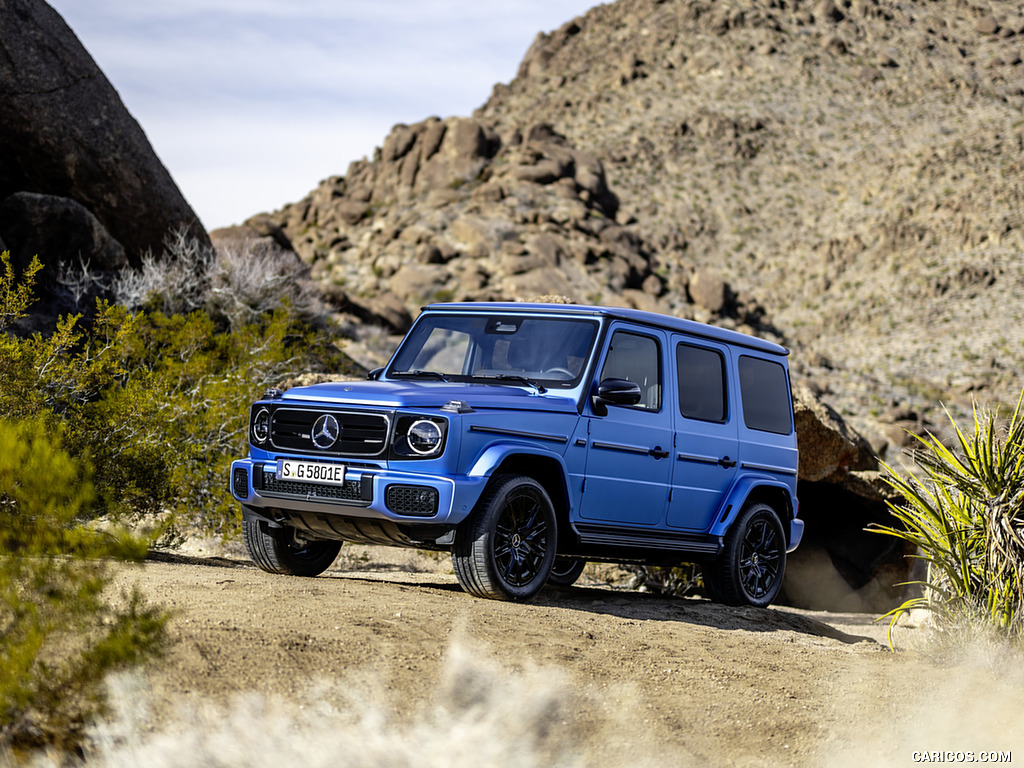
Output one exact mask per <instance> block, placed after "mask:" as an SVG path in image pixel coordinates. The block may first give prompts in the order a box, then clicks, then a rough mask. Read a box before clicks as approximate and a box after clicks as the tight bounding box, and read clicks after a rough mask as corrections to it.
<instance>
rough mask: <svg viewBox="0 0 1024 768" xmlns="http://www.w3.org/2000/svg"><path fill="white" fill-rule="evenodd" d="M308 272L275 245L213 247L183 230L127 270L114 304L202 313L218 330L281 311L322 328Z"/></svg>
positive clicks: (115, 287)
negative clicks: (160, 250)
mask: <svg viewBox="0 0 1024 768" xmlns="http://www.w3.org/2000/svg"><path fill="white" fill-rule="evenodd" d="M307 272H308V269H307V268H306V266H305V265H304V264H303V263H302V262H301V261H300V260H299V258H298V257H297V256H296V255H295V254H294V253H288V252H286V251H283V250H281V249H280V248H279V247H278V246H276V245H273V244H267V243H264V242H262V241H258V242H253V241H241V242H238V243H235V244H232V245H228V246H225V247H223V248H220V249H214V248H210V247H207V246H203V245H201V244H200V243H198V242H197V241H196V240H195V238H193V237H189V236H188V235H186V234H185V233H183V232H178V233H174V234H172V235H171V236H170V237H169V238H168V240H167V243H166V248H165V253H164V254H162V255H161V256H159V257H157V256H154V255H152V254H147V255H146V256H144V257H143V259H142V265H141V267H140V268H139V269H137V270H125V271H124V272H122V273H121V275H120V276H119V277H118V278H117V279H116V280H115V281H114V282H113V285H112V287H111V291H110V294H111V300H112V301H113V302H114V303H115V304H119V305H121V306H124V307H126V308H128V309H129V310H132V311H137V310H143V309H146V310H156V311H159V312H162V313H163V314H165V315H175V314H189V313H191V312H195V311H202V312H204V313H206V314H207V315H209V317H211V318H212V319H213V320H214V322H215V323H216V325H217V326H218V329H219V330H223V329H227V328H230V329H237V328H240V327H242V326H244V325H246V324H249V323H253V322H258V320H259V318H260V317H261V316H262V315H265V314H267V313H272V312H275V311H278V310H281V309H287V311H288V314H289V316H290V317H291V318H292V319H293V320H295V321H297V322H301V323H304V324H307V325H310V326H318V327H319V326H322V325H323V324H324V322H325V317H326V312H327V310H326V308H325V306H324V304H323V302H322V301H320V298H319V293H318V292H317V291H316V290H315V289H314V288H313V287H312V285H311V284H310V283H309V282H308V281H307V280H306V277H307ZM77 282H82V280H81V279H79V280H78V281H77Z"/></svg>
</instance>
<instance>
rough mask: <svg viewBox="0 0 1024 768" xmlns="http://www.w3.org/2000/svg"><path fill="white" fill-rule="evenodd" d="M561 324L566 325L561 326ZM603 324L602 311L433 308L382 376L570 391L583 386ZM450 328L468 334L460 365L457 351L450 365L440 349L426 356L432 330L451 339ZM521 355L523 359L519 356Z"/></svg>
mask: <svg viewBox="0 0 1024 768" xmlns="http://www.w3.org/2000/svg"><path fill="white" fill-rule="evenodd" d="M555 324H559V325H561V326H563V328H561V329H557V326H556V325H555ZM601 326H602V323H601V319H600V318H599V317H593V316H590V317H588V316H580V315H565V314H559V313H557V312H552V313H547V312H544V313H538V312H529V313H527V312H522V313H517V312H515V311H514V310H513V311H509V310H502V311H494V312H447V311H446V312H431V311H429V310H428V311H425V312H424V313H423V314H421V315H420V316H419V318H417V320H416V322H415V323H414V324H413V327H412V328H411V329H410V330H409V332H408V333H407V334H406V336H405V338H404V339H402V343H401V344H400V345H399V347H398V349H397V350H396V351H395V354H394V355H393V356H392V357H391V360H389V361H388V364H387V366H386V367H385V369H384V372H383V375H382V378H389V379H392V380H395V381H410V380H416V381H422V382H425V383H432V382H434V383H442V382H449V383H460V384H482V385H491V386H506V387H508V386H512V387H526V388H529V389H533V390H535V391H536V392H537V393H538V394H543V393H545V392H547V391H550V390H554V391H555V392H556V393H558V394H567V393H570V392H573V391H575V390H577V389H578V388H579V387H580V386H581V385H582V383H583V382H584V380H585V379H586V377H587V375H588V372H589V369H590V366H591V361H592V359H593V355H594V350H595V349H596V348H597V345H598V342H599V340H600V337H601V335H602V334H601ZM556 329H557V330H556ZM445 331H447V332H448V333H449V334H451V335H452V336H454V335H455V334H457V333H465V334H467V338H466V341H465V348H464V349H463V350H462V351H461V364H459V365H458V366H456V365H455V358H456V357H457V356H458V352H457V351H456V352H455V354H454V355H453V357H452V359H451V361H450V362H449V363H448V364H446V365H444V364H437V362H438V359H439V358H440V354H439V353H435V354H434V355H433V356H429V355H428V356H426V357H425V356H424V354H423V353H424V349H425V348H427V347H428V344H429V341H430V339H431V334H432V333H435V332H439V333H440V334H441V335H440V337H439V338H438V339H437V341H438V342H440V341H444V340H445V339H444V333H445ZM520 334H522V335H520ZM513 345H515V351H513ZM457 346H458V345H457V344H453V345H451V349H452V350H453V351H455V350H457ZM516 356H518V357H519V358H520V359H514V358H515V357H516ZM513 360H514V362H515V363H516V365H513V364H512V363H513ZM552 361H554V362H555V363H556V364H552ZM418 363H422V364H418ZM524 365H525V366H530V367H523V366H524ZM474 366H475V367H474ZM456 367H457V368H458V370H455V368H456ZM555 374H557V375H555Z"/></svg>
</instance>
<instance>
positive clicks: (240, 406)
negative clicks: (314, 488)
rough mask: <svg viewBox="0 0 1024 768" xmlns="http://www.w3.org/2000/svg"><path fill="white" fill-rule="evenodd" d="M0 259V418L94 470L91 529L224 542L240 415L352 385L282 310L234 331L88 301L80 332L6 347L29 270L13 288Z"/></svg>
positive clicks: (193, 316) (203, 320)
mask: <svg viewBox="0 0 1024 768" xmlns="http://www.w3.org/2000/svg"><path fill="white" fill-rule="evenodd" d="M2 259H3V268H4V272H3V275H0V278H2V280H0V368H2V369H3V370H4V372H5V374H4V377H3V379H2V380H0V417H6V418H9V419H25V418H39V419H42V420H43V421H44V422H45V423H46V424H48V425H49V426H51V427H56V426H60V428H61V429H62V430H63V433H64V436H65V446H66V448H67V450H68V451H69V452H70V453H71V455H73V456H75V457H78V458H81V459H83V460H87V461H89V463H90V464H91V465H92V466H93V467H95V478H94V479H95V486H96V499H95V500H94V503H93V504H92V508H91V511H92V514H93V516H100V515H114V516H116V517H118V518H119V519H123V520H124V519H132V520H136V521H137V520H139V519H141V518H149V519H153V518H154V516H155V515H156V514H158V513H160V514H161V516H162V517H167V513H169V515H170V518H171V524H170V528H169V530H171V531H173V530H175V529H179V530H180V529H182V528H186V529H197V528H198V529H203V530H205V531H208V532H216V533H231V532H234V531H235V530H236V529H237V525H238V522H237V517H238V516H237V504H235V503H234V502H233V501H232V500H231V498H230V495H229V494H228V493H227V488H226V478H227V473H228V468H229V466H230V462H231V459H232V458H234V457H237V456H239V455H242V454H244V452H245V450H246V425H247V418H248V408H247V405H248V403H249V402H251V401H252V400H253V399H254V398H255V396H257V395H259V393H260V392H262V391H263V390H264V389H265V388H266V387H267V386H269V385H272V384H276V383H278V382H280V381H281V380H283V379H285V378H288V377H292V376H295V375H296V374H299V373H305V372H308V371H323V370H334V371H339V372H354V366H353V365H352V364H351V362H350V361H348V360H347V358H344V357H343V356H342V355H341V354H340V353H339V352H338V351H337V350H336V349H335V348H334V347H333V345H332V344H331V342H330V339H329V338H328V337H327V335H326V333H325V332H324V331H322V330H315V329H313V328H311V327H310V326H309V325H308V324H306V323H305V322H304V321H302V320H301V319H298V318H296V317H295V316H294V315H293V313H292V312H291V308H290V305H289V303H288V302H287V301H285V302H283V304H282V306H280V307H279V308H277V309H274V310H268V311H265V312H262V313H260V314H258V315H255V317H256V320H254V321H253V322H246V323H239V324H237V325H236V326H234V328H233V330H227V324H226V323H224V322H223V319H222V318H219V317H217V316H211V314H209V313H207V312H205V311H194V312H190V313H189V314H185V315H182V314H174V315H166V314H164V313H163V312H161V311H156V310H141V311H138V312H135V313H132V312H130V311H129V310H128V309H126V308H124V307H121V306H118V305H114V304H111V303H109V302H105V301H97V304H96V309H95V312H94V314H93V316H92V317H91V319H89V320H88V321H84V320H83V319H82V317H81V316H78V315H74V316H70V317H65V318H61V319H60V320H59V321H58V323H57V326H56V328H55V329H54V331H53V332H52V333H51V334H49V335H48V336H43V335H42V334H38V333H37V334H35V335H33V336H30V337H27V338H19V337H16V336H14V335H11V334H6V333H3V332H4V331H5V330H7V329H8V328H9V327H10V326H11V325H12V324H13V323H14V322H15V321H16V320H17V319H19V318H20V317H23V316H24V315H25V314H26V312H27V310H28V307H29V305H30V303H31V300H32V288H33V281H34V278H35V275H36V273H37V272H38V270H39V265H38V262H37V261H34V262H33V264H32V266H31V267H30V268H29V269H27V270H26V271H25V273H24V275H22V277H21V280H20V283H18V284H16V281H15V276H14V275H13V271H12V269H11V264H10V259H9V257H8V256H7V254H3V255H2ZM221 298H222V299H224V300H226V299H225V297H224V296H223V295H222V296H221Z"/></svg>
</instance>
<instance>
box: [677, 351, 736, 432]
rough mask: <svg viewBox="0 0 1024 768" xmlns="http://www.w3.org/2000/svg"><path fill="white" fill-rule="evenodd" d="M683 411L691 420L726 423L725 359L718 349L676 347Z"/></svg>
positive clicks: (680, 409)
mask: <svg viewBox="0 0 1024 768" xmlns="http://www.w3.org/2000/svg"><path fill="white" fill-rule="evenodd" d="M676 370H677V372H678V379H679V412H680V413H681V414H682V415H683V416H685V417H686V418H688V419H696V420H698V421H714V422H717V423H722V422H724V421H725V419H726V416H727V415H728V414H727V412H726V405H725V404H726V399H725V358H724V357H723V356H722V354H721V353H720V352H718V351H716V350H714V349H707V348H705V347H693V346H690V345H689V344H680V345H679V346H677V347H676Z"/></svg>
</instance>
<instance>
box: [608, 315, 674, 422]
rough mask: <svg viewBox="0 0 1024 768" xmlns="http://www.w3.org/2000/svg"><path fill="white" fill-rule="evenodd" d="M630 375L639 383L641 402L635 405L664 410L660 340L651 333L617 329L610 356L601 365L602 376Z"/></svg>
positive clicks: (629, 376)
mask: <svg viewBox="0 0 1024 768" xmlns="http://www.w3.org/2000/svg"><path fill="white" fill-rule="evenodd" d="M604 379H626V380H627V381H632V382H634V383H636V384H637V385H639V387H640V402H639V403H638V404H637V405H636V406H634V407H636V408H643V409H645V410H648V411H658V410H661V355H660V353H659V349H658V342H657V341H656V340H654V339H652V338H651V337H650V336H640V335H639V334H636V333H629V332H628V331H616V332H615V334H614V335H613V336H612V343H611V346H610V347H609V348H608V357H606V358H605V361H604V368H603V369H601V380H602V381H603V380H604Z"/></svg>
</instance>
